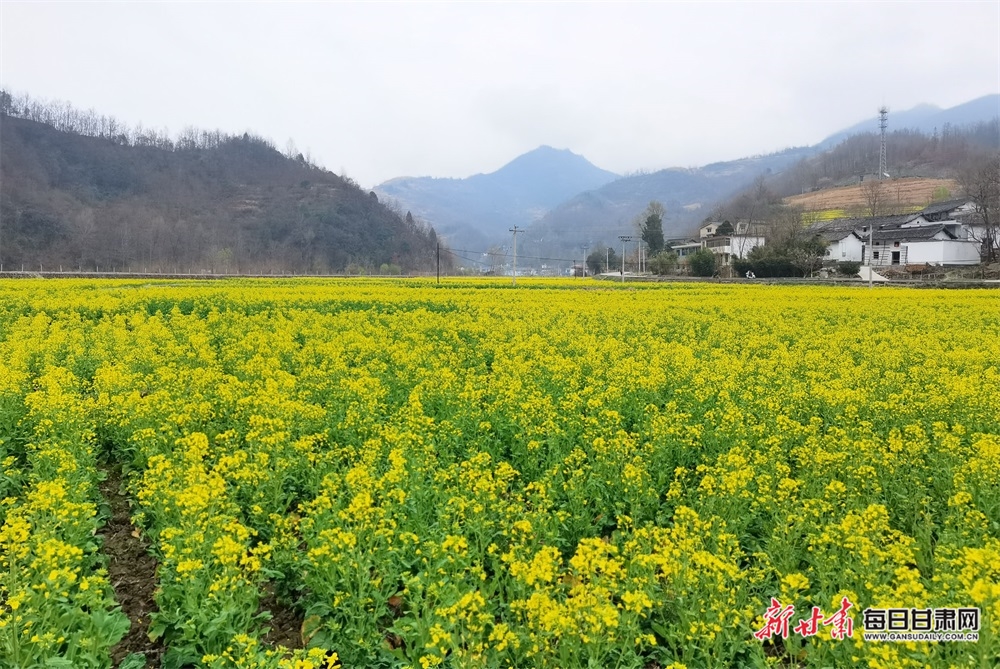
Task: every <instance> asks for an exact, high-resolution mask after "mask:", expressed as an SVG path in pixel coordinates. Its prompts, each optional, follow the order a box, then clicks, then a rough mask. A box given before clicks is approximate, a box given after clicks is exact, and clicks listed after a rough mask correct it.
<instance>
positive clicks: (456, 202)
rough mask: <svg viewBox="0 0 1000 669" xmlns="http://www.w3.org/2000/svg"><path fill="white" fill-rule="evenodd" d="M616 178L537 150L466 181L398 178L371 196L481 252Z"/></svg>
mask: <svg viewBox="0 0 1000 669" xmlns="http://www.w3.org/2000/svg"><path fill="white" fill-rule="evenodd" d="M617 178H618V175H616V174H614V173H612V172H608V171H607V170H602V169H601V168H599V167H596V166H594V165H593V164H591V163H590V162H589V161H587V159H586V158H584V157H583V156H579V155H577V154H575V153H573V152H571V151H568V150H565V149H562V150H560V149H554V148H552V147H550V146H541V147H539V148H537V149H535V150H534V151H530V152H528V153H526V154H524V155H522V156H519V157H517V158H515V159H514V160H512V161H511V162H509V163H507V164H506V165H504V166H503V167H501V168H500V169H499V170H497V171H495V172H491V173H489V174H476V175H474V176H471V177H468V178H466V179H434V178H431V177H416V178H414V177H400V178H397V179H392V180H390V181H387V182H385V183H383V184H380V185H379V186H376V188H375V192H376V193H378V194H379V196H380V197H383V198H390V199H391V200H393V201H394V202H395V203H396V204H397V205H398V207H399V208H400V209H405V210H408V211H410V212H412V213H413V215H415V216H416V217H418V218H420V219H423V220H426V221H429V222H431V223H433V225H434V227H435V229H436V230H437V231H438V233H439V234H440V235H441V236H442V237H443V238H444V239H445V240H446V241H447V242H448V243H449V245H450V246H452V247H453V248H459V249H468V250H476V251H479V250H486V249H487V248H488V247H489V246H490V245H491V244H492V243H494V242H495V241H496V240H497V239H499V238H501V237H507V236H509V235H508V232H507V231H508V230H509V229H510V228H511V227H512V226H514V225H519V226H522V227H523V226H527V225H529V224H531V223H532V222H534V221H536V220H538V219H539V218H541V217H542V216H543V215H545V213H546V212H548V211H549V210H550V209H552V208H553V207H555V206H556V205H558V204H559V203H561V202H563V201H565V200H567V199H569V198H571V197H573V196H574V195H576V194H577V193H580V192H582V191H587V190H591V189H594V188H597V187H599V186H603V185H604V184H606V183H608V182H611V181H614V180H615V179H617Z"/></svg>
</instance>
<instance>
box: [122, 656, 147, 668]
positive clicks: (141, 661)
mask: <svg viewBox="0 0 1000 669" xmlns="http://www.w3.org/2000/svg"><path fill="white" fill-rule="evenodd" d="M145 666H146V656H145V655H143V654H142V653H129V654H128V655H126V656H125V659H124V660H122V661H121V664H119V665H118V669H143V667H145Z"/></svg>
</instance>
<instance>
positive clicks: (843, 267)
mask: <svg viewBox="0 0 1000 669" xmlns="http://www.w3.org/2000/svg"><path fill="white" fill-rule="evenodd" d="M860 271H861V263H859V262H857V261H856V260H844V261H841V262H838V263H837V273H838V274H840V275H841V276H855V275H856V274H857V273H858V272H860Z"/></svg>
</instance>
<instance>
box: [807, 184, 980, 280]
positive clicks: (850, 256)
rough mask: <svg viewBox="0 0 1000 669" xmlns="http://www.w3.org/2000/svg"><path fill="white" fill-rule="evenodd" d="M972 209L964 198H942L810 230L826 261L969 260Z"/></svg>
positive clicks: (975, 257)
mask: <svg viewBox="0 0 1000 669" xmlns="http://www.w3.org/2000/svg"><path fill="white" fill-rule="evenodd" d="M970 212H971V213H970ZM972 213H974V208H973V207H972V205H971V203H970V201H969V200H968V199H958V200H948V201H947V202H939V203H935V204H932V205H930V206H928V207H926V208H924V209H922V210H921V211H919V212H914V213H910V214H896V215H892V216H874V217H872V216H869V217H864V218H840V219H834V220H832V221H823V222H820V223H817V224H815V225H813V226H811V230H812V231H813V232H815V234H816V235H818V236H819V237H820V238H821V239H823V240H825V241H826V242H827V245H828V246H827V254H826V255H827V258H828V259H830V260H837V261H844V260H854V261H858V262H862V263H864V264H866V265H868V264H870V265H874V266H876V267H884V266H887V265H923V264H931V265H975V264H977V263H978V262H979V243H978V242H977V241H976V236H975V227H974V225H975V219H974V216H972V215H971V214H972ZM869 241H871V247H872V248H871V258H869V257H868V253H869V250H868V246H869Z"/></svg>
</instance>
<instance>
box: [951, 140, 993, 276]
mask: <svg viewBox="0 0 1000 669" xmlns="http://www.w3.org/2000/svg"><path fill="white" fill-rule="evenodd" d="M959 184H960V185H961V186H962V190H963V191H965V194H966V195H967V196H968V197H970V198H972V202H973V206H974V207H975V210H976V218H977V219H978V220H976V221H975V222H974V224H973V225H971V226H970V230H971V237H972V238H973V239H974V240H976V241H977V242H979V256H980V259H981V260H982V262H984V263H992V262H996V261H997V260H998V258H1000V153H996V154H994V155H992V156H990V157H989V158H987V159H985V160H982V161H980V162H979V163H978V164H976V165H974V166H972V167H971V168H969V169H966V170H964V171H963V172H962V173H961V174H960V175H959Z"/></svg>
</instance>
